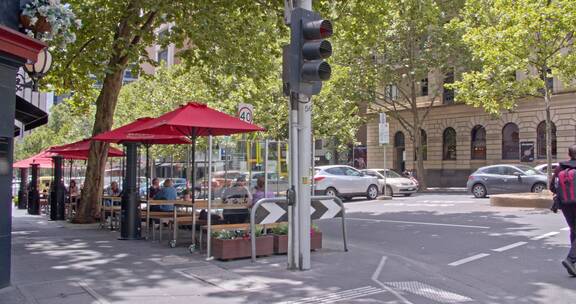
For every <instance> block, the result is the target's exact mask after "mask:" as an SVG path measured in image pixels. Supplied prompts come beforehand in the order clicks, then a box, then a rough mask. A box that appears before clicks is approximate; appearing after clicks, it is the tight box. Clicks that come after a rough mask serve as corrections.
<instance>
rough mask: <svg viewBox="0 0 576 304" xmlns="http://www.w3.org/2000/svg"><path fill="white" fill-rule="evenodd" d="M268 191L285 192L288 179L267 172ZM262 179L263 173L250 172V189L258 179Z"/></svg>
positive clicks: (275, 173)
mask: <svg viewBox="0 0 576 304" xmlns="http://www.w3.org/2000/svg"><path fill="white" fill-rule="evenodd" d="M267 175H268V191H270V192H286V190H288V179H286V178H285V177H284V176H280V175H279V174H278V173H277V172H268V173H267ZM263 177H264V172H263V171H255V172H252V178H251V179H250V189H253V188H254V187H256V183H257V182H258V179H259V178H263Z"/></svg>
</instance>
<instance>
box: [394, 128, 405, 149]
mask: <svg viewBox="0 0 576 304" xmlns="http://www.w3.org/2000/svg"><path fill="white" fill-rule="evenodd" d="M404 146H405V143H404V133H402V131H398V132H396V135H394V147H396V148H400V147H402V148H404Z"/></svg>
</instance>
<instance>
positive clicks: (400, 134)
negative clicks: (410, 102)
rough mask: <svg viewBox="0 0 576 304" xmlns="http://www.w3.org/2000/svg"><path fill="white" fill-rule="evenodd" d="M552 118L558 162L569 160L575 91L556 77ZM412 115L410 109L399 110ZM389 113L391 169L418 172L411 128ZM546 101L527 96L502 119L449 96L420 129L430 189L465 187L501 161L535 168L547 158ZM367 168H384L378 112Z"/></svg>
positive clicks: (575, 127)
mask: <svg viewBox="0 0 576 304" xmlns="http://www.w3.org/2000/svg"><path fill="white" fill-rule="evenodd" d="M554 83H555V94H554V96H553V98H552V109H551V117H552V122H553V124H554V126H553V128H552V133H553V134H552V154H553V158H554V160H563V159H566V158H567V149H568V147H569V146H571V145H572V144H575V143H576V92H574V91H570V90H569V89H566V88H564V87H562V85H561V84H560V83H559V82H557V81H556V80H554ZM400 114H401V115H406V117H407V118H408V115H410V113H408V112H406V113H400ZM388 117H389V124H390V133H389V134H390V144H388V145H387V146H386V148H385V149H386V156H387V157H386V167H388V168H392V169H394V170H396V171H398V172H402V171H404V170H415V167H416V163H415V159H416V158H415V148H414V146H413V145H412V140H411V139H410V137H409V132H407V131H406V130H405V129H403V128H402V126H401V125H400V124H399V123H398V121H396V120H394V119H392V118H391V116H390V115H388ZM545 119H546V118H545V108H544V101H543V100H542V99H538V98H527V99H524V100H521V101H519V102H518V104H517V107H516V108H515V109H514V110H513V111H507V112H503V113H501V115H500V116H499V117H494V116H492V115H489V114H487V113H486V112H484V111H483V110H482V109H480V108H474V107H471V106H468V105H464V104H453V103H452V102H450V101H449V100H448V102H446V100H444V101H440V102H439V103H438V105H436V106H434V107H433V108H432V109H431V111H430V113H429V115H428V117H427V119H426V121H425V123H424V126H423V128H422V130H421V135H422V146H423V147H424V152H425V153H424V154H425V155H424V157H423V159H424V168H425V170H426V180H427V184H428V186H429V187H463V186H465V185H466V181H467V178H468V176H469V175H470V173H472V172H473V171H475V170H476V169H477V168H479V167H482V166H487V165H493V164H501V163H509V164H515V163H523V164H528V165H531V166H535V165H537V164H542V163H545V162H546V135H545V134H546V133H545V130H546V127H545ZM367 128H368V131H367V146H368V167H370V168H381V167H382V166H383V163H384V153H383V151H384V148H383V147H382V146H380V145H379V144H378V114H377V113H372V114H369V115H368V123H367Z"/></svg>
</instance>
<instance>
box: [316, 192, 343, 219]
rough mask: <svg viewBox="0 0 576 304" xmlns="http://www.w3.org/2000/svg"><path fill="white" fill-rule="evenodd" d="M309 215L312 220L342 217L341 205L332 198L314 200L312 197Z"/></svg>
mask: <svg viewBox="0 0 576 304" xmlns="http://www.w3.org/2000/svg"><path fill="white" fill-rule="evenodd" d="M310 216H311V217H312V219H313V220H319V219H329V218H335V217H342V207H340V205H339V204H337V203H336V201H334V200H333V199H321V200H315V199H314V197H312V204H311V206H310Z"/></svg>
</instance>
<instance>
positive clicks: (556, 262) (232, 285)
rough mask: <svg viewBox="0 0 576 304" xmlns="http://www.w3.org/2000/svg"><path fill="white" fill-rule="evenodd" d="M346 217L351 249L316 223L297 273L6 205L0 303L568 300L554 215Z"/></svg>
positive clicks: (467, 207)
mask: <svg viewBox="0 0 576 304" xmlns="http://www.w3.org/2000/svg"><path fill="white" fill-rule="evenodd" d="M346 209H347V217H348V219H347V231H348V237H349V249H350V250H349V251H348V252H344V251H343V250H342V249H343V245H342V238H341V226H340V225H341V221H340V220H339V219H330V220H320V221H317V222H316V224H318V225H319V227H320V229H321V230H322V232H323V235H324V244H323V249H322V250H320V251H318V252H315V253H313V254H312V269H311V270H309V271H305V272H300V271H287V270H286V267H285V265H286V260H287V259H286V256H270V257H261V258H258V260H257V262H256V263H251V262H250V261H249V260H236V261H228V262H221V261H206V260H205V259H204V256H203V255H201V254H192V255H191V254H190V253H189V252H188V251H187V250H186V247H185V244H182V245H181V246H179V247H178V248H174V249H173V248H169V247H168V245H167V243H166V242H162V243H158V242H147V241H121V240H118V233H117V232H110V231H105V230H97V229H95V228H93V227H92V228H91V227H90V226H85V227H84V226H78V225H72V224H67V223H64V222H50V221H47V220H46V218H45V217H39V216H28V215H26V214H25V212H24V211H22V210H16V209H14V210H13V211H14V218H13V219H14V224H13V227H14V232H13V234H12V235H13V280H12V282H13V284H14V287H13V288H12V289H9V290H7V291H6V290H0V303H1V304H4V303H10V304H15V303H16V304H21V303H22V304H28V303H30V304H35V303H42V304H51V303H58V304H62V303H74V304H84V303H102V304H107V303H138V304H146V303H202V304H211V303H226V304H236V303H238V304H253V303H266V304H268V303H283V304H287V303H291V304H320V303H324V304H325V303H361V304H364V303H389V304H410V303H413V304H428V303H431V304H437V303H483V304H508V303H509V304H517V303H521V304H531V303H541V304H550V303H553V304H563V303H576V289H574V288H573V286H574V283H576V279H573V278H571V277H569V276H568V274H567V273H566V272H565V270H564V268H563V267H562V266H561V265H560V261H561V260H562V259H563V258H564V257H565V254H566V253H567V249H568V246H567V241H568V231H567V230H566V228H565V227H566V225H565V223H564V219H563V217H562V216H561V215H560V214H553V213H551V212H550V211H548V210H536V209H527V208H526V209H520V208H500V207H491V206H490V205H489V201H488V199H474V198H472V197H471V196H470V195H463V194H420V195H416V196H413V197H409V198H404V197H395V198H394V199H393V200H388V201H365V200H355V201H352V202H348V203H346ZM183 233H184V232H183Z"/></svg>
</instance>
